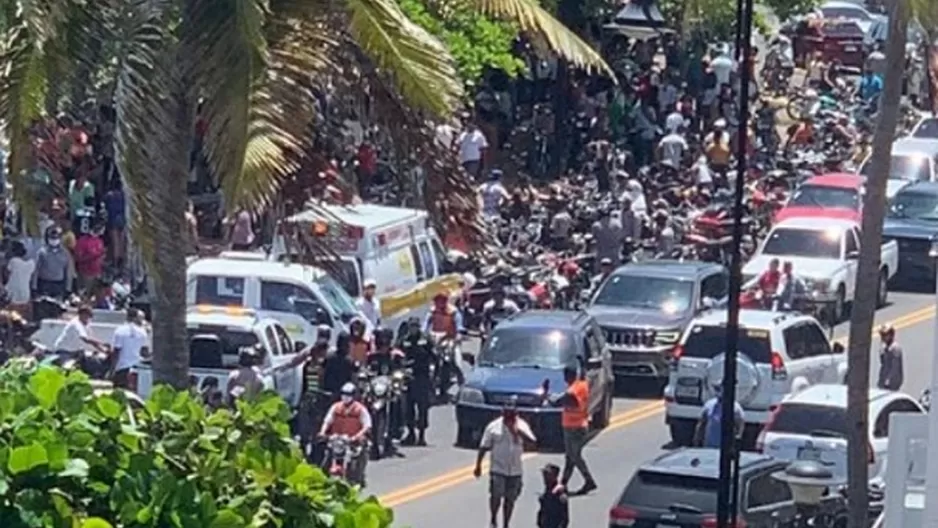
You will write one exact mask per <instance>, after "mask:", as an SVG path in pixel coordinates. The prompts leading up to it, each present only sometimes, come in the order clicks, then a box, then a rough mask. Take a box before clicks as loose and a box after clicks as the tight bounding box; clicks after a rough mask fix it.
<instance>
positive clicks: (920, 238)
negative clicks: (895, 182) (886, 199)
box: [883, 182, 938, 283]
mask: <svg viewBox="0 0 938 528" xmlns="http://www.w3.org/2000/svg"><path fill="white" fill-rule="evenodd" d="M883 240H894V241H895V242H896V244H897V245H898V247H899V270H898V274H897V276H896V278H897V279H898V280H906V281H921V280H924V281H925V282H926V283H931V282H933V281H934V280H935V271H936V270H935V259H934V257H932V256H931V255H930V254H929V252H930V251H931V247H932V243H933V242H935V241H938V182H918V183H913V184H912V185H909V186H908V187H905V188H904V189H902V190H901V191H899V193H898V194H897V195H896V196H895V197H894V198H893V199H892V202H890V204H889V210H888V211H887V212H886V220H885V222H884V224H883Z"/></svg>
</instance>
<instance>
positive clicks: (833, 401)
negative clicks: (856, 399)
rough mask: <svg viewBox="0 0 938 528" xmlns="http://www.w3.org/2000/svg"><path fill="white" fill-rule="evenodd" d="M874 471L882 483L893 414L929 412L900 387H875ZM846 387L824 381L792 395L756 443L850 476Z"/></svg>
mask: <svg viewBox="0 0 938 528" xmlns="http://www.w3.org/2000/svg"><path fill="white" fill-rule="evenodd" d="M869 402H870V414H869V432H868V434H869V452H870V458H869V462H870V465H869V476H870V482H872V483H878V484H882V483H883V482H884V479H885V477H886V464H885V461H886V454H887V452H888V447H887V446H888V443H889V415H891V414H892V413H894V412H913V413H924V412H925V409H923V408H922V406H921V404H919V402H918V401H916V400H915V398H913V397H911V396H909V395H908V394H904V393H901V392H893V391H886V390H882V389H870V395H869ZM848 426H849V421H848V419H847V387H846V386H844V385H833V384H823V385H815V386H813V387H809V388H807V389H805V390H803V391H801V392H799V393H797V394H793V395H792V396H791V397H789V398H787V399H786V400H785V401H784V402H782V404H781V405H779V407H778V409H777V410H776V411H775V413H774V414H773V415H772V419H771V420H770V421H769V423H767V424H766V426H765V429H764V430H763V431H762V433H761V434H760V435H759V439H758V440H757V441H756V449H757V450H759V451H762V452H763V453H765V454H767V455H771V456H773V457H775V458H778V459H780V460H787V461H794V460H814V461H819V462H821V463H822V464H824V465H825V466H827V467H829V468H831V470H832V471H833V472H834V474H835V475H837V476H841V477H846V476H847V430H848V428H849V427H848Z"/></svg>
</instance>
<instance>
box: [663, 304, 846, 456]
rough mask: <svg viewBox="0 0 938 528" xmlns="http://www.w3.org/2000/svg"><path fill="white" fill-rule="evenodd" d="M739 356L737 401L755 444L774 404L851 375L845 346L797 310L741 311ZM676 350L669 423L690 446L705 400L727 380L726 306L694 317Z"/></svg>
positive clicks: (676, 440) (677, 439) (667, 394)
mask: <svg viewBox="0 0 938 528" xmlns="http://www.w3.org/2000/svg"><path fill="white" fill-rule="evenodd" d="M739 326H740V332H739V342H738V347H737V349H738V350H739V354H738V355H737V357H736V380H737V381H736V401H738V402H739V404H740V405H741V406H742V407H743V411H744V414H745V416H744V418H745V421H746V424H747V428H748V429H749V433H750V435H749V437H748V438H749V443H750V445H751V442H752V440H754V439H755V436H756V433H758V432H759V430H760V429H761V427H762V425H763V424H765V423H767V422H768V421H769V418H770V417H771V416H772V409H774V408H775V407H776V406H777V405H779V404H780V403H781V402H782V401H783V400H784V399H785V397H786V396H788V395H789V394H790V393H794V392H797V391H798V390H800V389H801V388H804V387H807V386H810V385H814V384H817V383H838V382H840V381H842V380H843V379H844V377H845V376H846V373H847V356H846V354H844V347H843V345H841V344H839V343H836V344H831V342H830V340H829V339H828V336H827V335H826V334H825V333H824V330H823V329H822V328H821V325H820V324H819V323H818V322H817V320H815V319H814V318H813V317H810V316H808V315H804V314H801V313H796V312H770V311H763V310H742V311H741V312H740V314H739ZM679 343H680V344H679V345H678V346H677V347H676V348H675V350H674V353H673V358H674V359H673V361H672V366H671V372H670V376H669V378H668V385H667V386H666V387H665V389H664V401H665V409H666V412H665V421H666V422H667V424H668V427H669V429H670V430H671V440H672V443H673V445H677V446H681V445H689V444H690V443H691V440H692V439H693V434H694V429H695V427H696V425H697V422H698V420H699V419H700V415H701V413H702V412H703V405H704V403H706V402H707V400H709V399H710V398H712V397H713V396H714V390H713V387H714V386H716V385H720V384H721V383H722V381H723V368H724V363H725V362H726V356H725V354H724V350H725V349H726V312H725V311H713V312H709V313H706V314H704V315H701V316H699V317H697V318H696V319H694V320H693V321H691V323H690V324H689V325H688V327H687V330H686V331H685V332H684V335H683V336H682V338H681V340H680V342H679Z"/></svg>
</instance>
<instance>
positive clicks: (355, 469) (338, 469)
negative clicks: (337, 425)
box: [322, 435, 365, 486]
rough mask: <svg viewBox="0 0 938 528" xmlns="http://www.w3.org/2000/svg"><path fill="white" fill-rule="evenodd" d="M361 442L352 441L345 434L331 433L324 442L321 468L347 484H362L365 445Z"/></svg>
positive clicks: (363, 482)
mask: <svg viewBox="0 0 938 528" xmlns="http://www.w3.org/2000/svg"><path fill="white" fill-rule="evenodd" d="M363 444H364V443H362V442H353V441H352V439H351V438H350V437H349V436H347V435H332V436H330V437H329V439H328V441H327V443H326V456H325V457H324V458H323V462H322V468H323V469H324V470H326V471H328V473H329V476H331V477H335V478H341V479H345V480H346V481H348V483H349V484H358V485H361V486H364V484H365V475H364V464H362V461H361V457H362V456H364V452H365V446H364V445H363Z"/></svg>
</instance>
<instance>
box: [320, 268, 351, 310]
mask: <svg viewBox="0 0 938 528" xmlns="http://www.w3.org/2000/svg"><path fill="white" fill-rule="evenodd" d="M315 282H316V285H317V286H319V291H320V292H321V293H322V296H323V297H324V298H325V299H326V302H328V303H329V304H331V305H332V308H333V309H334V310H335V311H336V312H338V313H340V314H357V313H358V308H356V307H355V300H354V299H352V297H351V296H350V295H349V294H348V292H347V291H345V289H343V288H342V286H341V285H339V283H338V282H336V280H335V279H333V278H332V277H330V276H329V275H323V276H322V277H320V278H318V279H316V281H315Z"/></svg>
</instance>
